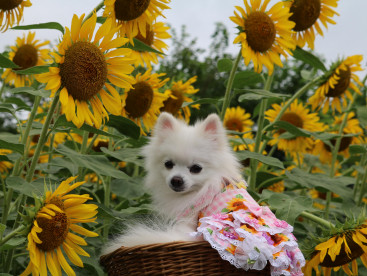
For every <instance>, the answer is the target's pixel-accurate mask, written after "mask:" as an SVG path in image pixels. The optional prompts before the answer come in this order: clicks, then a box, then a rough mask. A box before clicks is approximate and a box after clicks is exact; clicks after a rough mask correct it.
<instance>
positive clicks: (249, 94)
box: [235, 89, 290, 102]
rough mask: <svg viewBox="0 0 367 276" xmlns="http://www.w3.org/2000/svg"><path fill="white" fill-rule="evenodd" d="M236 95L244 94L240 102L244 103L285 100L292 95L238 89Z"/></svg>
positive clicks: (261, 90)
mask: <svg viewBox="0 0 367 276" xmlns="http://www.w3.org/2000/svg"><path fill="white" fill-rule="evenodd" d="M235 93H236V94H238V93H241V94H242V93H243V94H242V95H241V96H239V98H238V101H239V102H243V101H245V100H260V99H271V98H283V97H287V98H288V97H290V95H286V94H279V93H273V92H270V91H268V90H263V89H236V90H235Z"/></svg>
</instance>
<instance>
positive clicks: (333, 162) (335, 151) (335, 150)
mask: <svg viewBox="0 0 367 276" xmlns="http://www.w3.org/2000/svg"><path fill="white" fill-rule="evenodd" d="M356 97H357V93H354V95H353V99H352V100H351V101H350V102H349V105H348V107H347V110H346V112H344V113H343V114H344V118H343V121H342V122H341V124H340V126H339V131H338V135H339V137H338V138H337V139H336V141H335V145H334V148H333V151H332V158H331V165H330V178H334V177H335V171H336V159H337V157H338V152H339V149H340V144H341V142H342V139H343V130H344V127H345V125H346V124H347V121H348V114H349V113H350V112H351V109H352V106H353V103H354V101H355V99H356ZM326 104H328V103H326ZM330 202H331V191H328V192H327V193H326V207H325V218H328V217H329V210H330Z"/></svg>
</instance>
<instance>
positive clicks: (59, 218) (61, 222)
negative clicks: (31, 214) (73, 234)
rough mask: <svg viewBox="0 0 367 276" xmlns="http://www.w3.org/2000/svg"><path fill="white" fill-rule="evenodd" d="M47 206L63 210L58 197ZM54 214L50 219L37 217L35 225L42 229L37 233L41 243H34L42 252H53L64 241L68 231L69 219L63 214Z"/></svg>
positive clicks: (62, 204) (63, 207)
mask: <svg viewBox="0 0 367 276" xmlns="http://www.w3.org/2000/svg"><path fill="white" fill-rule="evenodd" d="M49 204H54V205H56V206H57V207H59V208H60V209H61V210H65V206H64V203H63V202H62V200H61V199H59V198H58V197H56V198H52V199H51V200H50V202H49ZM54 212H55V213H56V214H55V216H53V217H52V218H51V219H47V218H43V217H39V218H37V223H38V225H39V227H41V228H42V232H41V233H37V236H38V238H39V239H40V240H41V241H42V243H40V244H39V243H36V245H37V247H38V248H39V249H41V250H43V251H50V250H54V249H55V248H57V247H59V246H60V245H61V244H62V243H63V242H64V241H65V239H66V236H67V234H68V230H69V225H70V222H69V219H68V217H67V215H66V214H65V213H60V212H56V211H54Z"/></svg>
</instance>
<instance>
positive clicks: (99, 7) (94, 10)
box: [82, 0, 104, 24]
mask: <svg viewBox="0 0 367 276" xmlns="http://www.w3.org/2000/svg"><path fill="white" fill-rule="evenodd" d="M103 6H104V0H103V1H101V2H100V3H99V4H98V5H97V6H96V7H95V8H94V9H93V10H92V11H91V12H90V13H89V14H88V15H87V16H86V17H85V18H84V20H83V23H84V22H85V21H87V20H88V18H90V17H91V16H92V15H93V13H97V12H98V11H99V10H100V9H101V8H102V7H103ZM83 23H82V24H83Z"/></svg>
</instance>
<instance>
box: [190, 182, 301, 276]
mask: <svg viewBox="0 0 367 276" xmlns="http://www.w3.org/2000/svg"><path fill="white" fill-rule="evenodd" d="M292 231H293V227H292V226H291V225H289V224H288V223H287V222H285V221H283V220H279V219H277V218H276V217H275V215H274V214H273V213H272V212H271V211H270V209H269V208H268V207H266V206H260V205H259V204H258V203H257V202H256V201H255V200H254V199H253V198H252V197H251V196H250V195H249V193H248V192H247V191H246V184H245V182H244V181H242V182H238V183H235V184H226V185H225V187H224V188H223V189H222V191H221V193H219V194H217V195H216V196H215V197H214V199H213V201H212V203H211V204H209V205H208V206H206V207H205V208H203V209H202V210H201V212H200V215H199V223H198V228H197V232H195V233H193V235H196V236H200V235H202V236H203V237H204V239H205V240H207V241H208V242H209V243H210V244H211V246H212V247H213V248H215V249H216V250H218V252H219V254H220V256H221V257H222V258H223V259H224V260H227V261H229V262H230V263H231V264H233V265H235V266H236V267H238V268H243V269H245V270H249V269H256V270H262V269H264V268H265V266H266V265H267V263H268V262H269V263H270V265H271V275H272V276H278V275H279V276H280V275H286V276H298V275H303V273H302V270H301V268H302V267H303V266H304V265H305V259H304V257H303V254H302V252H301V251H300V250H299V248H298V244H297V240H296V238H295V237H294V236H293V234H292Z"/></svg>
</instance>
